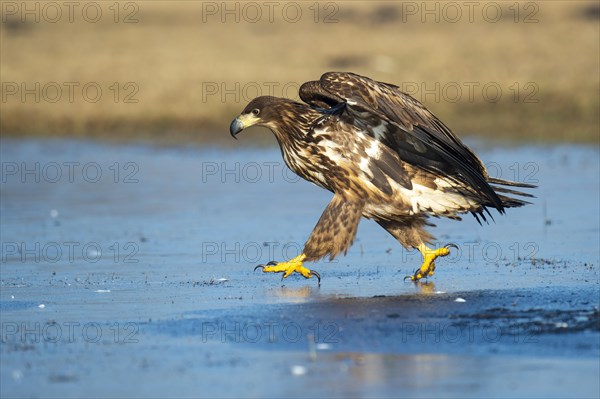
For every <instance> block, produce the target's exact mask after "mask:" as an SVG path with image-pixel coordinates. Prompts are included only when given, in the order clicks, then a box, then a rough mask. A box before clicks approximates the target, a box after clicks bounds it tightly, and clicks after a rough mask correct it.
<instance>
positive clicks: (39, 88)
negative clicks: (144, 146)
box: [0, 0, 600, 143]
mask: <svg viewBox="0 0 600 399" xmlns="http://www.w3.org/2000/svg"><path fill="white" fill-rule="evenodd" d="M599 16H600V5H599V3H598V2H597V1H572V0H569V1H547V2H532V1H524V2H514V1H507V2H415V1H406V2H400V1H394V2H337V1H327V2H312V1H311V2H202V1H120V2H112V1H96V2H93V1H85V2H71V3H69V2H67V3H63V2H46V1H32V2H16V1H3V2H2V25H1V62H0V66H1V69H0V71H1V80H2V103H1V108H2V110H1V119H0V128H1V133H2V136H4V137H6V136H18V137H23V136H44V137H51V136H85V137H103V138H115V139H126V140H130V139H144V140H147V139H151V140H156V141H161V142H171V141H174V142H177V141H180V140H186V141H192V140H193V141H195V142H199V143H206V142H210V143H213V142H224V143H228V142H230V137H229V136H228V125H229V123H230V121H231V119H232V118H233V117H234V116H236V115H237V114H238V113H239V112H240V111H241V110H242V109H243V107H244V106H245V104H246V103H247V102H248V101H250V100H251V99H252V98H254V97H256V96H258V95H267V94H271V95H275V96H284V97H291V98H297V89H298V87H299V85H300V84H302V83H303V82H305V81H307V80H314V79H317V78H318V77H319V76H320V75H321V74H322V73H324V72H326V71H351V72H355V73H358V74H362V75H366V76H369V77H371V78H374V79H376V80H380V81H384V82H388V83H393V84H396V85H398V86H400V87H402V89H403V90H404V91H406V92H408V93H409V94H411V95H413V97H415V98H417V99H418V100H420V101H422V102H424V103H425V104H426V105H427V106H428V107H429V108H430V109H431V110H432V111H433V112H434V113H435V114H437V115H438V116H439V117H440V118H441V119H442V120H443V121H445V122H446V123H447V124H448V125H449V126H450V127H451V128H452V129H453V130H454V131H455V132H456V133H458V134H459V135H460V136H465V135H479V136H490V137H494V138H499V137H500V138H502V137H506V138H511V139H515V138H516V139H521V140H530V141H557V140H563V141H574V142H597V141H598V129H599V111H598V109H599V106H600V104H599V83H600V81H599V79H600V78H599V70H600V67H599V37H600V32H599ZM261 140H262V141H263V142H269V143H274V140H273V139H272V138H271V137H270V136H268V135H257V136H256V140H253V141H252V142H261Z"/></svg>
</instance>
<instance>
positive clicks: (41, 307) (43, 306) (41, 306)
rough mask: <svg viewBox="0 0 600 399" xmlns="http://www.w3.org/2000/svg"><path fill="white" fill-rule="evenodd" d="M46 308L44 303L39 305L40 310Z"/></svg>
mask: <svg viewBox="0 0 600 399" xmlns="http://www.w3.org/2000/svg"><path fill="white" fill-rule="evenodd" d="M45 307H46V305H44V304H43V303H40V304H39V305H38V308H40V309H44V308H45Z"/></svg>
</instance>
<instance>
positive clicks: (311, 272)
mask: <svg viewBox="0 0 600 399" xmlns="http://www.w3.org/2000/svg"><path fill="white" fill-rule="evenodd" d="M310 274H311V276H316V277H317V281H318V283H317V284H318V285H321V275H320V274H319V273H318V272H316V271H314V270H311V271H310Z"/></svg>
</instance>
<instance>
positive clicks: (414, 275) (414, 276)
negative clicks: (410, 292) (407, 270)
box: [403, 269, 427, 284]
mask: <svg viewBox="0 0 600 399" xmlns="http://www.w3.org/2000/svg"><path fill="white" fill-rule="evenodd" d="M420 272H421V269H417V270H416V271H415V274H413V275H412V276H406V277H404V280H403V281H406V279H410V281H412V282H414V283H415V284H416V283H418V282H419V280H420V279H422V278H423V277H425V278H427V276H421V277H419V274H420Z"/></svg>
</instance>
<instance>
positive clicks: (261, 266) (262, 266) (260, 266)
mask: <svg viewBox="0 0 600 399" xmlns="http://www.w3.org/2000/svg"><path fill="white" fill-rule="evenodd" d="M264 267H265V265H258V266H256V267H255V268H254V271H256V269H259V268H260V269H264Z"/></svg>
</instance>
